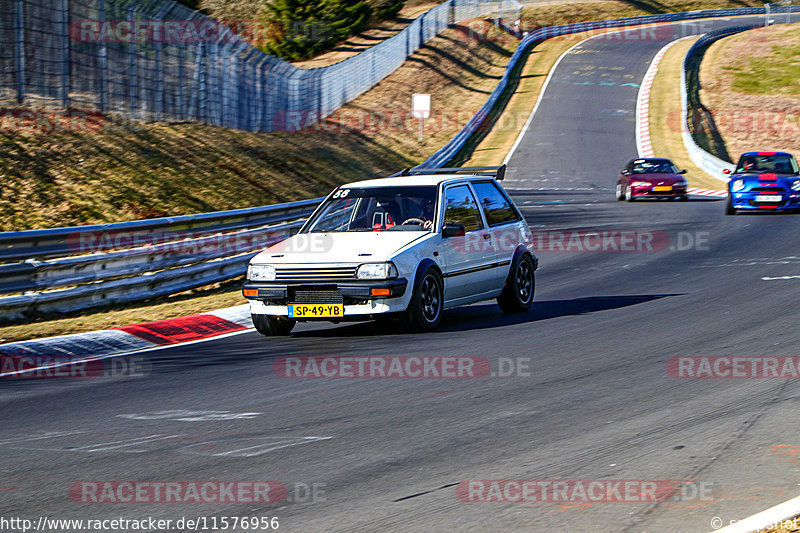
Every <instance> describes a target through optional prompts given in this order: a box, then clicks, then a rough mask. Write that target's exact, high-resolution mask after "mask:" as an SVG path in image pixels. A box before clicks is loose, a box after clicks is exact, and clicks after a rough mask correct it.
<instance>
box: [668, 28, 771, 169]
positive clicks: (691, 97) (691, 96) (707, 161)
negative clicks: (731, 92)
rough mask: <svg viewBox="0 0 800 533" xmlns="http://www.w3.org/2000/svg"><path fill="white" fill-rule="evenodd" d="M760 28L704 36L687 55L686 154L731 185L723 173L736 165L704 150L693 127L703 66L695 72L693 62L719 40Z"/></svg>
mask: <svg viewBox="0 0 800 533" xmlns="http://www.w3.org/2000/svg"><path fill="white" fill-rule="evenodd" d="M757 27H759V26H735V27H731V28H724V29H721V30H717V31H713V32H709V33H707V34H705V35H703V36H702V37H700V38H699V39H698V40H697V41H695V43H694V44H693V45H692V47H691V48H690V49H689V51H688V52H687V53H686V57H685V58H684V60H683V68H681V135H682V136H683V144H684V146H685V147H686V151H687V152H688V153H689V157H690V158H691V159H692V161H693V162H694V164H695V165H697V166H698V168H700V169H702V170H703V171H705V172H706V173H707V174H708V175H710V176H711V177H713V178H715V179H718V180H720V181H722V182H725V183H727V182H728V178H727V177H726V175H725V174H724V173H723V170H725V169H728V170H733V168H734V164H733V163H731V162H730V161H725V160H724V159H720V158H719V157H717V156H715V155H713V154H711V153H709V152H708V151H706V150H704V149H703V148H701V147H700V146H699V145H698V144H697V142H695V140H694V136H693V132H692V131H691V128H690V127H689V124H690V120H689V113H690V112H691V114H692V117H695V116H697V114H698V113H700V112H701V111H700V110H699V109H698V105H699V98H700V95H699V90H700V87H699V82H698V80H697V79H695V78H697V76H698V75H699V65H698V66H696V67H697V68H694V69H692V67H691V63H692V62H693V60H695V59H697V58H698V56H701V55H702V54H703V53H705V50H706V49H707V48H708V47H709V45H711V44H712V43H714V42H715V41H718V40H719V39H723V38H725V37H729V36H731V35H736V34H737V33H741V32H743V31H747V30H752V29H754V28H757ZM690 80H694V81H690ZM690 101H691V103H690ZM691 123H692V125H694V120H692V121H691Z"/></svg>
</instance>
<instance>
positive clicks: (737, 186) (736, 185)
mask: <svg viewBox="0 0 800 533" xmlns="http://www.w3.org/2000/svg"><path fill="white" fill-rule="evenodd" d="M742 189H744V180H743V179H738V180H735V181H734V182H733V183H732V184H731V190H732V191H733V192H738V191H741V190H742Z"/></svg>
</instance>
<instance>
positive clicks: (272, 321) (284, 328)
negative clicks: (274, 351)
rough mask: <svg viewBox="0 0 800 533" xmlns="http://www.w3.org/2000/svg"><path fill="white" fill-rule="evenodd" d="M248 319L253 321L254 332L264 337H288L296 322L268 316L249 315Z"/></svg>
mask: <svg viewBox="0 0 800 533" xmlns="http://www.w3.org/2000/svg"><path fill="white" fill-rule="evenodd" d="M250 318H252V319H253V325H254V326H255V327H256V331H258V332H259V333H261V334H262V335H264V336H265V337H274V336H285V335H288V334H289V333H291V331H292V329H294V325H295V324H296V323H297V321H296V320H292V319H291V318H283V317H277V316H268V315H253V314H251V315H250Z"/></svg>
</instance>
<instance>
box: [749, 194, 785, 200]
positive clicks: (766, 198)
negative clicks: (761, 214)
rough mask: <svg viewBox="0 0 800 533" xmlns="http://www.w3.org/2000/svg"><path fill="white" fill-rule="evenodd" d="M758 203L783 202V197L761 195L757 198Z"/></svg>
mask: <svg viewBox="0 0 800 533" xmlns="http://www.w3.org/2000/svg"><path fill="white" fill-rule="evenodd" d="M755 200H756V202H782V201H783V196H780V195H778V194H760V195H758V196H756V198H755Z"/></svg>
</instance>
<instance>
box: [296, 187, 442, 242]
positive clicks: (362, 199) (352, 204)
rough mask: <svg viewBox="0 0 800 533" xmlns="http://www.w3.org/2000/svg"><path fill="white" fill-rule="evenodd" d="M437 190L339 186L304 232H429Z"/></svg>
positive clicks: (431, 225) (427, 188) (426, 188)
mask: <svg viewBox="0 0 800 533" xmlns="http://www.w3.org/2000/svg"><path fill="white" fill-rule="evenodd" d="M435 212H436V187H435V186H433V185H428V186H413V187H412V186H407V187H403V186H401V187H365V188H347V187H342V188H341V189H338V190H337V191H336V192H334V193H333V195H331V196H330V197H329V198H328V199H327V200H326V201H325V204H323V206H322V209H320V210H319V211H318V212H317V213H316V215H315V216H314V217H313V218H312V219H311V220H310V221H309V222H308V224H306V227H305V229H304V230H303V233H321V232H329V233H337V232H342V231H385V230H392V231H431V230H432V229H433V220H434V213H435Z"/></svg>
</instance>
